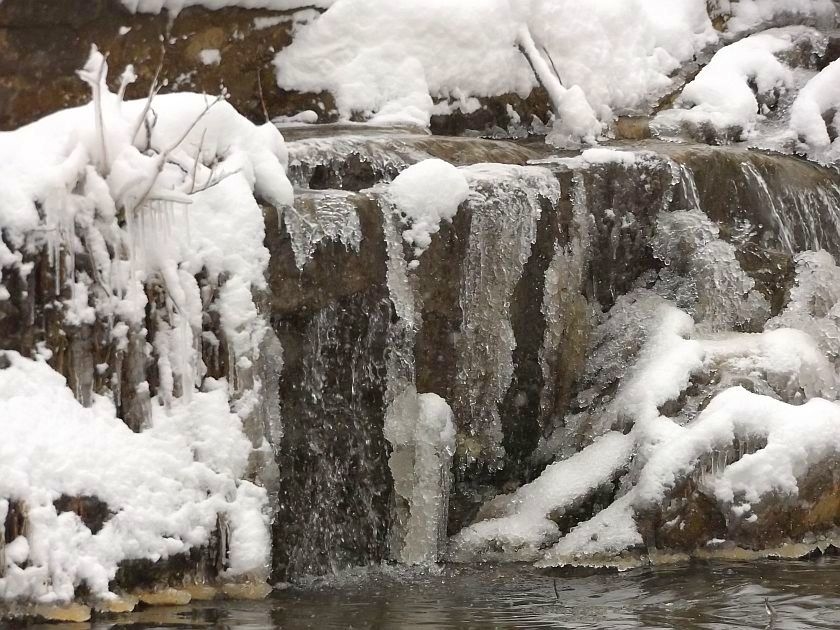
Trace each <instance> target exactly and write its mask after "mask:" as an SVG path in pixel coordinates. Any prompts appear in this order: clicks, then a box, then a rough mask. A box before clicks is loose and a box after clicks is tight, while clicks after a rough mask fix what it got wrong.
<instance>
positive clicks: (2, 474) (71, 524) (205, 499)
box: [0, 352, 269, 603]
mask: <svg viewBox="0 0 840 630" xmlns="http://www.w3.org/2000/svg"><path fill="white" fill-rule="evenodd" d="M0 354H3V356H4V357H5V359H6V360H7V361H8V362H9V363H10V365H9V367H6V368H4V369H0V418H2V419H3V420H2V424H3V440H2V442H0V496H2V497H4V498H5V499H11V500H14V501H23V502H25V505H26V509H27V519H28V525H29V529H28V531H27V533H26V539H25V541H26V543H27V545H28V549H27V548H22V550H21V553H20V554H9V553H7V554H6V567H5V574H4V575H3V577H0V599H15V598H21V599H28V600H34V601H38V602H42V603H51V602H55V601H67V600H70V599H72V597H73V595H74V589H75V588H76V587H77V586H79V585H81V584H85V585H87V586H88V587H89V588H90V591H91V594H92V595H94V596H107V595H108V593H109V588H108V582H109V580H112V579H113V577H114V574H115V571H116V569H117V566H118V564H119V563H120V562H121V561H123V560H127V559H134V558H151V559H159V558H168V557H170V556H172V555H174V554H178V553H183V552H186V551H188V550H190V549H192V548H195V547H198V546H201V545H204V544H207V542H208V541H209V537H210V534H211V532H212V531H213V530H214V528H215V526H216V518H217V514H223V515H229V517H230V519H231V522H232V523H233V531H232V536H231V537H232V539H233V540H236V541H240V540H241V539H242V538H243V535H242V534H243V533H245V532H243V531H242V530H241V528H243V527H244V524H245V523H247V522H256V523H260V524H261V526H262V529H263V530H266V528H267V523H266V518H265V516H264V515H263V509H264V505H265V502H266V497H265V491H264V490H263V489H261V488H257V487H256V486H253V485H252V484H249V483H248V482H246V481H239V482H235V480H236V479H237V478H239V477H240V476H241V475H242V474H243V472H244V470H245V466H246V463H247V459H248V454H249V452H250V448H251V447H250V443H249V441H248V440H247V439H246V438H245V437H244V436H243V435H242V431H241V421H240V419H239V418H238V417H237V416H236V414H234V413H232V412H231V411H230V409H229V405H228V400H227V393H226V391H225V390H223V389H214V390H209V391H204V392H196V393H195V395H194V396H193V398H192V400H191V401H190V402H186V401H178V402H176V403H175V404H174V405H173V406H172V407H171V408H170V409H169V411H166V410H164V409H163V407H161V406H155V407H154V411H153V420H152V426H151V427H149V428H148V429H147V430H145V431H143V432H142V433H134V432H132V431H131V430H130V429H129V428H128V427H127V426H126V425H125V424H124V423H123V422H122V421H121V420H120V419H119V418H117V417H116V413H115V409H114V405H113V403H112V402H111V401H110V400H109V399H107V398H103V397H99V396H97V397H95V399H94V402H93V405H92V406H91V407H90V408H85V407H82V406H81V404H80V403H79V402H78V401H76V400H75V398H74V397H73V394H72V392H71V391H70V389H69V388H68V387H67V386H66V383H65V380H64V378H63V377H62V376H60V375H59V374H57V373H56V372H54V371H53V370H52V369H51V368H50V367H49V366H48V365H47V364H46V363H44V362H42V361H32V360H30V359H26V358H23V357H21V356H20V355H18V354H17V353H14V352H4V353H0ZM62 495H65V496H69V497H78V496H95V497H97V498H98V499H100V500H101V501H104V502H105V503H106V504H107V506H108V511H109V512H110V516H109V518H108V519H107V520H106V522H105V524H104V526H103V527H102V529H101V530H99V531H98V532H96V533H93V532H91V530H90V529H88V527H87V526H86V525H85V524H84V523H83V522H82V521H81V520H80V518H79V517H78V516H77V515H76V514H75V513H74V512H61V513H59V512H57V511H56V507H55V505H54V502H55V501H56V500H57V499H59V498H60V497H61V496H62ZM244 538H245V540H242V541H241V542H240V543H239V544H238V547H236V548H232V549H231V553H232V554H233V556H234V559H233V563H232V565H231V569H232V571H233V572H237V571H239V572H244V571H255V570H264V569H265V567H266V566H267V563H268V554H269V547H268V541H267V538H266V537H265V536H264V535H263V536H262V537H261V536H259V535H251V536H244Z"/></svg>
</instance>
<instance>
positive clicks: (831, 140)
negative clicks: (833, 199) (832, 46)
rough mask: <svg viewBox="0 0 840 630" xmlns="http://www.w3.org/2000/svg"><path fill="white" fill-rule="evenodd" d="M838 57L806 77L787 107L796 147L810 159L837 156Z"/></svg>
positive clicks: (839, 144) (839, 122)
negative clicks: (800, 88) (807, 79)
mask: <svg viewBox="0 0 840 630" xmlns="http://www.w3.org/2000/svg"><path fill="white" fill-rule="evenodd" d="M838 107H840V60H837V61H834V62H832V63H830V64H829V65H828V66H827V67H826V68H825V69H824V70H823V71H822V72H820V73H819V74H818V75H817V76H815V77H814V78H813V79H811V80H810V81H808V83H807V84H806V85H805V87H803V88H802V90H801V91H800V92H799V94H798V95H797V97H796V100H795V101H794V102H793V106H792V107H791V111H790V130H791V132H792V133H793V134H794V136H795V138H796V139H797V141H798V143H799V149H800V150H802V151H804V152H805V153H808V154H809V156H810V157H812V158H813V159H818V160H821V161H825V162H831V161H834V160H837V159H838V158H840V142H838V140H837V136H838V130H840V118H838V114H837V109H838Z"/></svg>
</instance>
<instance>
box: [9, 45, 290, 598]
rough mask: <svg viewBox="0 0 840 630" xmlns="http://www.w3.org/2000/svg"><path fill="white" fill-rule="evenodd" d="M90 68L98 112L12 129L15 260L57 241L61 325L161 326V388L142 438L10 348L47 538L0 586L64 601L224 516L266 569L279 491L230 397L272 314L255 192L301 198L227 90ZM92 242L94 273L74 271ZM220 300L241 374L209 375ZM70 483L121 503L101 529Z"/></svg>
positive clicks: (95, 57) (235, 561)
mask: <svg viewBox="0 0 840 630" xmlns="http://www.w3.org/2000/svg"><path fill="white" fill-rule="evenodd" d="M79 74H80V77H81V78H82V79H83V80H85V81H86V82H87V83H89V84H90V86H91V89H92V91H93V94H94V100H93V102H92V103H91V104H89V105H87V106H84V107H79V108H74V109H68V110H64V111H60V112H57V113H55V114H53V115H51V116H48V117H46V118H44V119H42V120H40V121H37V122H35V123H32V124H30V125H27V126H25V127H22V128H20V129H18V130H16V131H11V132H4V133H0V229H2V230H3V235H4V242H3V245H2V247H0V266H2V267H6V268H12V269H14V270H16V271H17V272H18V273H19V274H21V275H22V276H26V275H27V274H28V273H29V272H30V270H31V264H24V263H23V262H22V257H21V255H20V250H21V249H23V248H25V247H31V248H32V249H33V251H40V249H41V248H42V247H46V248H47V251H48V252H49V254H50V255H51V258H50V260H51V262H52V264H53V265H54V271H55V274H56V292H57V294H58V291H59V289H61V288H63V286H64V285H65V284H66V285H68V286H70V287H71V288H72V296H71V297H70V299H68V300H66V301H65V304H64V324H65V325H66V326H79V325H90V324H92V323H93V322H94V320H96V321H99V322H101V323H102V326H103V333H104V334H105V335H109V337H107V336H106V337H105V339H104V341H105V342H106V343H112V344H113V347H114V348H116V349H117V350H118V351H122V350H124V348H125V346H126V345H127V344H128V337H127V335H128V331H129V329H133V330H134V331H135V334H137V335H138V336H145V339H142V338H141V339H140V343H141V344H145V347H146V357H147V358H148V360H149V361H154V362H155V366H154V367H155V369H156V375H157V377H158V380H159V382H158V384H157V391H156V396H155V397H153V398H152V399H151V400H150V401H148V400H147V402H149V403H150V408H151V414H150V416H149V417H147V418H144V419H143V422H144V426H143V427H142V428H143V429H144V430H143V431H142V432H141V433H139V434H135V433H132V432H131V431H130V430H129V429H128V428H127V426H125V425H124V424H123V423H122V420H120V419H118V418H117V417H116V412H115V408H114V404H113V402H111V400H110V399H107V398H104V397H100V396H96V395H93V406H92V407H91V408H83V407H82V406H81V405H80V404H79V403H77V402H76V401H75V400H74V399H73V395H72V394H71V392H70V391H69V390H68V389H67V388H66V387H65V384H64V380H63V378H62V377H61V376H59V375H58V374H56V373H55V372H53V371H52V370H51V369H50V368H48V367H47V366H46V365H45V364H43V363H40V362H33V361H30V360H28V359H24V358H22V357H20V356H18V355H16V354H14V353H6V354H7V356H8V357H10V359H11V362H12V367H9V368H6V369H3V370H0V419H2V425H3V434H4V439H3V444H2V446H0V497H3V498H4V499H6V498H12V499H16V500H23V501H25V503H26V505H27V509H28V510H29V511H28V520H29V523H30V526H31V533H29V534H27V541H28V545H29V549H30V552H29V555H28V562H29V564H28V565H27V566H26V567H24V566H23V565H20V566H18V567H17V568H15V567H10V568H9V569H8V570H7V571H6V574H5V576H4V578H3V579H2V580H0V598H4V597H5V598H13V597H21V598H31V599H36V600H38V601H43V602H48V601H52V600H62V601H66V600H68V599H70V598H71V597H72V596H73V588H74V586H78V585H79V584H81V583H83V582H84V583H86V584H87V585H88V586H89V587H90V589H91V591H92V592H93V593H94V594H95V595H104V594H106V593H107V591H108V581H109V580H110V579H111V578H113V575H114V571H115V569H116V566H117V564H118V563H119V562H121V561H122V560H124V559H130V558H148V559H151V560H158V559H160V558H166V557H169V556H171V555H172V554H176V553H181V552H184V551H187V550H189V549H191V548H194V547H197V546H200V545H203V544H206V543H207V542H208V540H209V536H210V533H211V531H212V530H213V528H214V527H215V524H216V514H217V513H218V514H222V515H223V516H225V517H226V519H227V522H228V523H229V524H230V528H231V531H230V547H229V551H230V553H229V559H228V564H227V571H228V573H229V574H230V575H239V574H248V575H249V576H250V577H260V578H264V577H265V575H266V572H267V553H268V538H269V535H268V522H267V519H266V517H265V515H264V512H265V510H266V509H267V505H266V502H267V497H266V494H265V491H264V490H262V489H261V488H258V487H256V486H254V485H253V484H251V483H249V482H248V481H245V480H244V478H243V477H244V475H245V473H246V467H247V464H248V461H249V456H250V455H251V453H252V449H253V448H254V446H255V445H256V444H254V443H252V439H254V436H250V437H251V439H249V438H248V437H246V436H245V434H244V432H243V421H242V420H243V419H244V418H246V417H247V415H248V414H249V413H250V411H249V409H248V408H247V407H248V405H246V404H236V403H235V402H233V399H234V398H241V400H248V399H249V396H250V395H251V394H253V393H254V392H256V391H259V389H260V387H261V385H260V383H259V377H258V375H257V374H255V373H254V372H253V370H252V366H253V362H254V361H255V360H256V359H257V358H258V355H259V344H260V342H261V340H262V337H263V334H264V332H265V328H266V324H265V322H264V321H263V318H262V317H261V315H260V314H259V312H258V310H257V307H256V305H255V302H254V297H253V295H252V292H253V291H254V290H257V289H260V288H261V287H263V286H265V278H264V272H265V268H266V266H267V263H268V252H267V250H266V249H265V247H264V245H263V240H264V225H263V216H262V209H261V208H260V206H259V205H258V203H257V197H260V198H261V199H262V200H264V201H266V202H268V203H272V204H274V205H276V206H278V207H280V206H284V205H287V204H290V203H291V202H292V187H291V184H290V183H289V181H288V179H287V178H286V175H285V164H286V162H287V155H286V150H285V145H284V143H283V138H282V136H281V135H280V133H279V132H278V131H277V129H276V128H274V127H273V126H272V125H263V126H259V127H258V126H254V125H253V124H251V123H250V122H249V121H248V120H247V119H245V118H244V117H242V116H240V115H239V114H238V113H237V112H236V111H235V110H234V109H233V108H232V107H231V106H230V105H229V104H228V103H227V102H225V100H224V99H223V98H221V97H220V98H216V99H214V98H211V97H208V96H205V95H199V94H188V93H180V94H170V95H166V96H156V97H155V98H154V99H153V102H152V106H151V108H150V107H147V102H146V101H132V102H124V101H123V100H122V94H123V89H124V86H125V84H126V83H127V82H130V81H132V80H133V79H134V73H133V72H132V71H130V70H127V71H126V72H125V73H124V74H123V86H122V87H121V88H120V90H119V93H117V94H114V93H111V92H110V91H109V90H108V87H107V84H106V82H105V80H106V77H107V66H106V65H105V61H104V58H103V56H102V55H101V54H100V53H99V52H98V51H97V50H96V48H95V47H94V48H93V50H92V52H91V56H90V58H89V60H88V63H87V64H86V66H85V68H84V69H83V70H81V71H80V72H79ZM152 110H153V111H152ZM5 243H9V244H10V246H11V247H7V246H6V244H5ZM12 248H14V250H15V251H13V249H12ZM81 254H86V255H88V256H90V257H91V264H92V267H93V269H94V275H95V276H96V277H95V278H91V277H90V276H89V275H88V274H87V273H82V272H77V271H76V268H75V264H74V262H73V261H74V257H75V256H76V255H81ZM199 278H201V282H202V283H203V286H202V287H200V286H199ZM147 287H155V288H158V289H160V292H161V294H162V296H163V297H161V298H159V303H155V304H154V305H148V304H147V295H146V288H147ZM7 293H8V292H7ZM4 297H8V295H6V296H4ZM209 309H213V310H215V311H216V312H218V314H219V318H220V320H221V329H222V330H221V332H222V333H223V334H224V337H225V341H226V347H227V349H228V352H229V356H228V357H227V360H228V365H229V366H230V372H229V374H228V378H227V379H221V380H214V379H211V378H206V377H205V375H206V372H207V369H206V366H205V365H204V364H203V359H202V354H201V347H202V346H201V338H202V336H203V335H204V334H211V335H212V333H206V331H204V330H203V326H204V323H205V319H206V313H207V311H208V310H209ZM149 322H151V324H152V325H151V326H150V325H149ZM216 341H218V340H216ZM106 347H107V346H106ZM33 351H34V349H33ZM43 354H45V355H49V349H48V348H44V353H43ZM114 360H115V361H117V360H119V358H117V359H114ZM103 365H104V367H105V369H107V368H108V365H107V364H103ZM72 369H73V370H74V371H76V373H77V374H80V375H81V371H82V370H84V369H85V368H84V367H83V366H82V364H78V365H75V366H73V367H72ZM116 373H117V374H119V372H118V371H117V372H116ZM243 374H247V378H240V376H242V375H243ZM242 383H249V385H248V387H252V388H253V389H252V390H248V389H246V387H245V386H244V385H242ZM128 386H131V387H137V388H138V392H139V391H140V390H141V389H142V390H143V391H145V392H146V393H147V394H148V391H149V385H148V383H145V382H140V383H119V384H118V385H117V386H115V394H114V395H115V397H118V396H119V395H120V394H119V390H120V388H122V387H128ZM232 409H238V410H239V411H240V413H241V417H240V415H238V414H237V413H234V412H232V411H231V410H232ZM252 474H253V471H248V475H252ZM62 494H66V495H68V496H71V497H74V496H80V495H91V496H95V497H97V498H98V499H100V500H102V501H104V502H106V503H107V504H108V506H109V509H110V510H111V511H112V512H113V513H114V514H113V516H112V517H111V518H110V519H109V521H108V523H107V524H106V525H105V527H104V528H103V529H102V531H100V532H97V533H96V534H93V533H92V532H90V531H89V530H88V529H87V528H86V527H85V526H84V525H83V524H82V523H81V522H80V521H79V518H78V517H77V516H76V515H75V514H73V513H64V514H57V513H56V510H55V507H54V506H53V502H54V501H55V500H56V499H58V498H59V496H61V495H62Z"/></svg>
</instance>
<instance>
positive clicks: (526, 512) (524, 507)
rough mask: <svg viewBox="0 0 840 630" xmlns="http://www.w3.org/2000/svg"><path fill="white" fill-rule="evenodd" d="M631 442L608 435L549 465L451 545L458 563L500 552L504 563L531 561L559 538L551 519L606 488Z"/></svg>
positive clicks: (499, 501) (494, 504)
mask: <svg viewBox="0 0 840 630" xmlns="http://www.w3.org/2000/svg"><path fill="white" fill-rule="evenodd" d="M632 448H633V439H632V438H631V437H629V436H627V435H622V434H621V433H618V432H610V433H607V434H605V435H604V436H602V437H601V438H599V439H598V440H596V441H595V442H594V443H592V444H591V445H589V446H588V447H587V448H585V449H583V450H582V451H580V452H579V453H577V454H575V455H573V456H572V457H570V458H569V459H566V460H561V461H559V462H555V463H554V464H551V465H550V466H549V467H548V468H546V469H545V471H543V473H542V474H541V475H540V476H539V477H538V478H537V479H536V480H534V481H533V482H531V483H529V484H526V485H524V486H522V487H521V488H519V489H518V490H517V491H516V492H514V493H513V494H510V495H504V496H501V497H497V498H496V499H494V500H493V501H492V502H491V503H490V504H489V505H488V506H486V507H485V508H483V509H482V513H484V514H485V515H486V512H487V511H489V512H490V513H491V514H493V516H492V517H489V518H482V513H480V514H479V519H480V520H479V521H478V522H477V523H475V524H473V525H471V526H469V527H466V528H464V529H463V530H461V532H459V533H458V535H457V536H455V537H454V538H453V539H452V541H451V543H450V545H451V546H450V553H451V555H452V557H453V558H454V559H455V560H458V561H462V562H463V561H478V560H487V559H488V554H490V553H492V552H493V551H498V550H500V549H501V550H502V551H503V552H504V553H505V554H506V559H511V558H516V559H519V560H535V559H536V558H537V557H538V553H539V549H540V547H541V546H542V545H543V544H544V542H545V540H546V539H551V537H552V536H554V538H555V539H556V538H557V537H558V536H559V528H558V527H557V524H556V523H555V522H554V521H552V520H551V518H550V517H551V515H552V514H558V513H562V512H563V511H565V510H568V509H571V508H574V507H575V506H576V505H578V504H579V503H580V501H581V498H582V497H586V496H588V495H590V494H591V493H592V492H593V491H595V490H597V489H598V488H599V487H600V486H602V485H604V484H608V483H610V482H611V481H612V479H613V478H614V477H615V476H617V475H618V473H619V472H620V471H621V469H622V468H623V467H625V466H627V464H628V463H629V461H630V456H631V454H632Z"/></svg>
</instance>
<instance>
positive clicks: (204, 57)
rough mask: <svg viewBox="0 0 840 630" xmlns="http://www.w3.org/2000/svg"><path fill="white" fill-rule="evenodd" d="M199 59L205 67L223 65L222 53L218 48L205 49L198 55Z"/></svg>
mask: <svg viewBox="0 0 840 630" xmlns="http://www.w3.org/2000/svg"><path fill="white" fill-rule="evenodd" d="M198 58H199V60H200V61H201V63H203V64H204V65H205V66H218V65H219V64H220V63H222V53H221V52H219V49H218V48H205V49H204V50H202V51H200V52H199V53H198Z"/></svg>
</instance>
